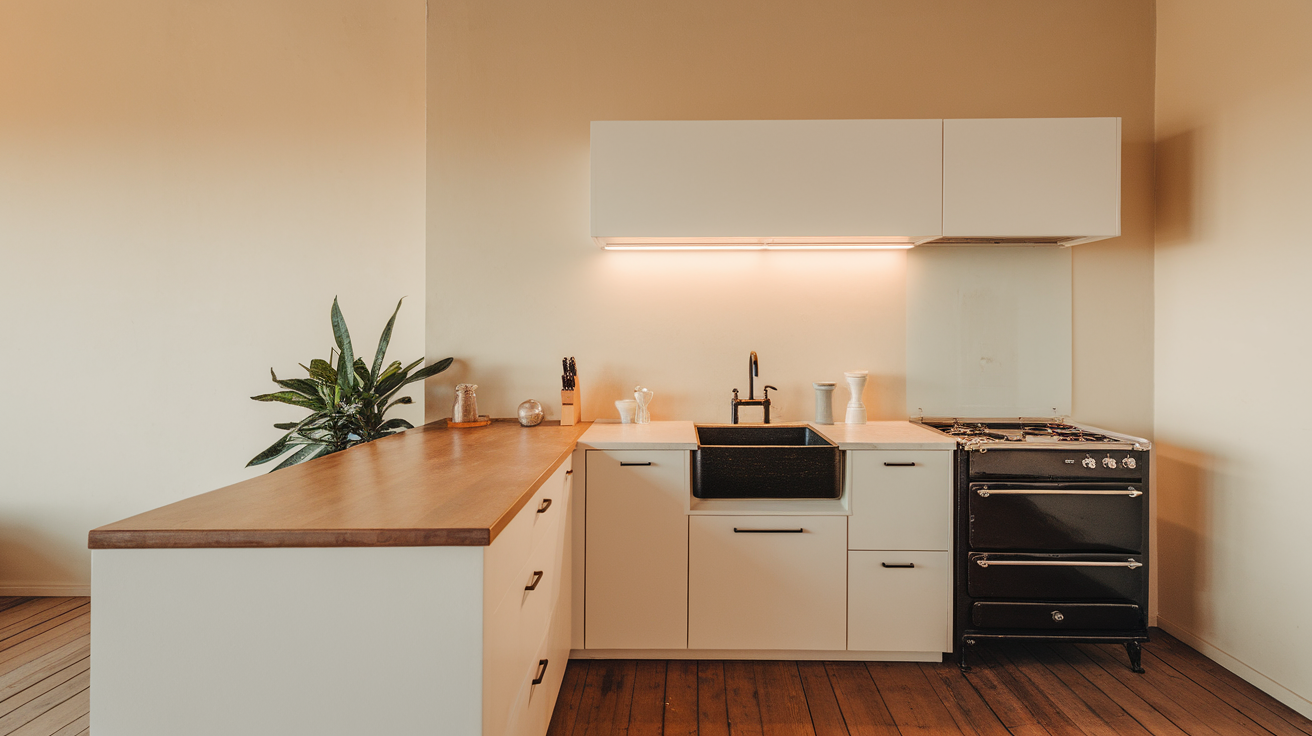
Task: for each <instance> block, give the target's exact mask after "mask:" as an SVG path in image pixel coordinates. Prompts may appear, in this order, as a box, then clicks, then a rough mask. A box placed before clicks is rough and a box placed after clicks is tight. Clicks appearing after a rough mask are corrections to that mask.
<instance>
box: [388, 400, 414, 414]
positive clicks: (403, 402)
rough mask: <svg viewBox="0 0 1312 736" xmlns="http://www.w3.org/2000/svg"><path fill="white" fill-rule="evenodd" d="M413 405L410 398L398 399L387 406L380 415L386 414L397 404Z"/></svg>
mask: <svg viewBox="0 0 1312 736" xmlns="http://www.w3.org/2000/svg"><path fill="white" fill-rule="evenodd" d="M413 403H415V401H414V399H412V398H410V397H409V396H402V397H400V398H398V399H397V400H396V401H393V402H392V403H390V404H388V405H387V408H385V409H383V412H382V413H384V414H386V413H387V412H389V411H391V409H392V407H394V406H396V405H397V404H413Z"/></svg>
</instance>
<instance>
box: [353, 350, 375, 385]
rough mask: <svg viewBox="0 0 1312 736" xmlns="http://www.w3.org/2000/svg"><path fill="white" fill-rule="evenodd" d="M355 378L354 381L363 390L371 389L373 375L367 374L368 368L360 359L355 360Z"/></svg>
mask: <svg viewBox="0 0 1312 736" xmlns="http://www.w3.org/2000/svg"><path fill="white" fill-rule="evenodd" d="M355 378H356V381H357V382H358V383H359V384H360V385H361V386H363V387H364V388H365V389H370V388H373V385H374V377H373V374H372V373H370V372H369V367H368V366H366V365H365V364H364V360H362V359H360V358H356V359H355Z"/></svg>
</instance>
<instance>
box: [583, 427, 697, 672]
mask: <svg viewBox="0 0 1312 736" xmlns="http://www.w3.org/2000/svg"><path fill="white" fill-rule="evenodd" d="M587 471H588V472H587V484H588V487H587V509H586V514H587V524H586V530H585V534H586V549H585V551H584V557H585V561H584V564H585V575H586V581H585V587H584V597H585V601H586V603H585V606H584V616H585V619H586V620H585V622H584V639H585V641H586V643H587V647H588V648H589V649H683V648H685V647H687V646H688V516H687V505H688V485H689V477H690V476H689V473H688V453H687V452H685V451H681V450H625V451H610V450H607V451H601V450H589V451H588V452H587Z"/></svg>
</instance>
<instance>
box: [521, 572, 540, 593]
mask: <svg viewBox="0 0 1312 736" xmlns="http://www.w3.org/2000/svg"><path fill="white" fill-rule="evenodd" d="M532 580H533V582H531V583H529V584H528V585H525V586H524V590H537V589H538V583H540V582H542V571H541V570H534V571H533V578H532Z"/></svg>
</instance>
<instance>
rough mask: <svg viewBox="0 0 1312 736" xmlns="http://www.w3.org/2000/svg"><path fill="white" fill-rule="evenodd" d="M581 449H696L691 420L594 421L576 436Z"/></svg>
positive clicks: (695, 434)
mask: <svg viewBox="0 0 1312 736" xmlns="http://www.w3.org/2000/svg"><path fill="white" fill-rule="evenodd" d="M578 448H579V449H580V450H696V449H697V430H695V429H693V423H692V422H651V423H650V424H620V423H618V422H593V423H592V426H591V427H588V431H586V432H584V433H583V436H582V437H580V438H579V443H578Z"/></svg>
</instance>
